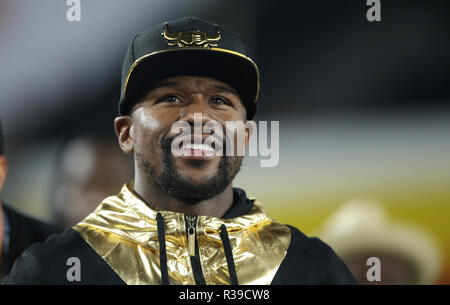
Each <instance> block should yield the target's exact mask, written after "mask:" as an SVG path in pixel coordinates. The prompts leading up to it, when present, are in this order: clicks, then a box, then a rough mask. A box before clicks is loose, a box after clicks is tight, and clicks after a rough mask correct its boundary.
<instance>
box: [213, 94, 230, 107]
mask: <svg viewBox="0 0 450 305" xmlns="http://www.w3.org/2000/svg"><path fill="white" fill-rule="evenodd" d="M210 101H211V103H212V104H216V105H228V106H233V104H232V103H230V102H229V101H228V100H227V99H226V98H224V97H221V96H213V97H212V98H211V100H210Z"/></svg>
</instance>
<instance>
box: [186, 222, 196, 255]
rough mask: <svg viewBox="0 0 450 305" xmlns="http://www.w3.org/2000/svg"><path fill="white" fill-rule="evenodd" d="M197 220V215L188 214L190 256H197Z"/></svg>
mask: <svg viewBox="0 0 450 305" xmlns="http://www.w3.org/2000/svg"><path fill="white" fill-rule="evenodd" d="M196 220H197V216H194V215H186V221H187V225H188V228H187V236H188V239H187V248H188V254H189V256H195V222H196Z"/></svg>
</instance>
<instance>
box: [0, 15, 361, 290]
mask: <svg viewBox="0 0 450 305" xmlns="http://www.w3.org/2000/svg"><path fill="white" fill-rule="evenodd" d="M247 54H248V52H247V49H246V46H245V42H244V41H243V40H242V39H240V38H239V37H237V36H235V35H234V34H232V33H231V32H229V31H227V30H226V29H224V28H222V27H220V26H218V25H216V24H212V23H210V22H207V21H204V20H200V19H197V18H192V17H187V18H181V19H178V20H174V21H169V22H167V23H163V24H160V25H158V26H156V27H153V28H152V29H150V30H147V31H145V32H142V33H139V34H138V35H136V36H135V37H134V38H133V39H132V42H131V44H130V47H129V49H128V52H127V55H126V57H125V61H124V65H123V72H122V92H121V101H120V102H119V115H120V116H119V117H117V118H116V119H115V122H114V126H115V131H116V135H117V138H118V142H119V145H120V147H121V149H122V151H123V152H125V153H126V154H131V155H133V156H134V165H135V167H134V169H135V173H134V181H133V182H129V183H126V184H125V185H124V186H123V187H122V190H121V191H120V193H119V194H118V195H115V196H110V197H108V198H106V199H104V200H103V202H102V203H101V204H100V205H99V206H98V208H97V209H96V210H95V211H94V212H93V213H91V214H90V215H89V216H88V217H86V218H85V219H84V220H82V221H81V222H79V223H78V224H77V225H76V226H74V227H73V229H71V230H68V231H66V232H64V233H63V234H61V235H58V236H55V237H54V238H51V239H49V240H48V241H47V242H46V243H45V244H42V245H36V246H34V247H32V248H30V249H29V250H28V251H27V252H26V253H25V254H24V255H23V256H22V260H20V261H17V262H16V264H15V265H14V268H13V270H12V272H11V273H10V274H9V276H8V278H7V280H6V283H7V284H30V283H48V284H71V283H75V284H78V283H82V284H155V285H158V284H164V285H166V284H233V285H237V284H266V285H267V284H356V281H355V279H354V278H353V276H352V274H351V273H350V272H349V270H348V269H347V267H346V266H345V264H344V263H343V262H342V260H341V259H340V258H339V257H338V256H337V255H336V253H335V252H334V251H333V250H332V249H331V248H330V247H329V246H328V245H326V244H325V243H324V242H322V241H321V240H319V239H318V238H310V237H307V236H305V235H304V234H303V233H302V232H300V231H299V230H298V229H296V228H294V227H292V226H289V225H282V224H280V223H278V222H276V221H275V220H274V219H272V218H270V217H269V216H268V215H266V213H265V212H264V210H263V208H262V205H261V203H260V202H259V201H257V200H256V199H254V198H248V197H247V195H246V193H245V191H244V190H242V189H239V188H234V187H233V185H232V182H233V179H234V177H235V176H236V174H237V173H238V171H239V169H240V167H241V162H242V159H243V156H236V155H234V156H224V154H222V155H220V154H218V155H216V154H210V152H211V151H214V152H216V149H218V151H219V152H222V153H223V152H224V150H225V148H226V147H225V146H226V145H227V144H225V143H222V145H223V146H221V144H219V143H216V142H215V145H214V147H213V145H212V144H211V143H209V144H207V143H206V142H205V143H201V144H194V145H192V143H190V144H186V143H184V142H181V149H182V152H183V154H181V155H175V153H174V150H173V147H174V146H173V145H174V143H175V147H176V146H177V145H178V144H179V143H178V142H175V141H176V140H177V139H179V138H178V136H179V131H178V132H177V131H172V128H173V126H174V125H173V124H175V123H178V122H185V123H187V125H188V126H194V129H195V128H196V127H195V126H196V120H195V117H196V114H198V113H200V114H202V115H203V119H202V121H201V122H200V128H202V127H204V124H206V121H207V120H208V122H209V121H212V120H216V121H218V122H220V123H222V124H221V126H222V127H221V128H223V126H224V125H225V124H224V123H225V122H226V121H232V122H236V121H240V122H243V121H248V120H252V118H253V117H254V115H255V113H256V106H257V103H256V102H257V96H258V92H259V70H258V67H257V66H256V64H255V63H254V62H253V61H252V60H251V59H250V58H249V57H248V56H247ZM202 129H203V128H202ZM200 132H201V134H202V137H201V140H202V141H203V140H204V136H205V133H207V132H204V131H203V130H201V131H200ZM207 134H208V133H207ZM181 135H183V133H182V134H181ZM197 136H198V134H197ZM194 137H195V135H194ZM249 137H250V131H249V130H246V131H245V145H246V146H247V145H248V144H249ZM184 139H186V140H192V135H191V134H190V133H189V134H188V135H187V136H186V135H184ZM194 140H195V139H194ZM233 141H234V144H235V145H236V139H233ZM177 143H178V144H177ZM234 147H236V146H234ZM178 148H180V146H178ZM79 166H83V164H82V163H81V162H80V163H79ZM71 264H73V266H72V265H71ZM68 265H69V266H68ZM77 266H78V267H77Z"/></svg>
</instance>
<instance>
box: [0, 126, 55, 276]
mask: <svg viewBox="0 0 450 305" xmlns="http://www.w3.org/2000/svg"><path fill="white" fill-rule="evenodd" d="M7 172H8V160H7V159H6V156H5V152H4V143H3V133H2V126H1V121H0V193H1V190H2V188H3V185H4V183H5V180H6V176H7ZM62 230H63V229H62V228H59V227H57V226H55V225H52V224H48V223H45V222H43V221H40V220H37V219H35V218H33V217H30V216H28V215H25V214H23V213H20V212H18V211H16V210H14V209H13V208H11V207H10V206H8V205H7V204H6V203H5V202H3V201H2V200H0V279H1V278H3V277H4V276H5V275H6V274H8V273H9V271H10V270H11V267H12V266H13V263H14V261H15V260H16V258H17V257H19V255H20V254H21V253H22V252H23V251H25V250H26V249H27V248H28V247H30V246H31V245H32V244H34V243H38V242H44V241H45V240H46V239H47V237H49V236H50V235H51V234H54V233H60V232H62Z"/></svg>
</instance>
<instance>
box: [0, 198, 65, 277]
mask: <svg viewBox="0 0 450 305" xmlns="http://www.w3.org/2000/svg"><path fill="white" fill-rule="evenodd" d="M1 208H3V213H4V216H5V217H7V218H8V223H9V238H10V239H9V251H8V253H4V255H3V257H2V260H3V261H2V269H3V274H8V273H9V272H10V270H11V268H12V266H13V263H14V261H15V260H16V259H17V258H18V257H19V256H20V255H21V254H22V253H23V252H24V251H25V250H26V249H27V248H29V247H30V246H31V245H33V244H35V243H38V242H44V241H45V240H46V239H47V238H48V237H49V236H50V235H52V234H54V233H61V232H62V231H63V229H62V228H60V227H58V226H55V225H52V224H48V223H45V222H43V221H40V220H37V219H35V218H32V217H30V216H27V215H25V214H22V213H19V212H18V211H16V210H14V209H13V208H11V207H9V206H8V205H6V204H4V203H3V204H2V207H0V213H1V212H2V211H1ZM1 276H2V275H1V274H0V278H1Z"/></svg>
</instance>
